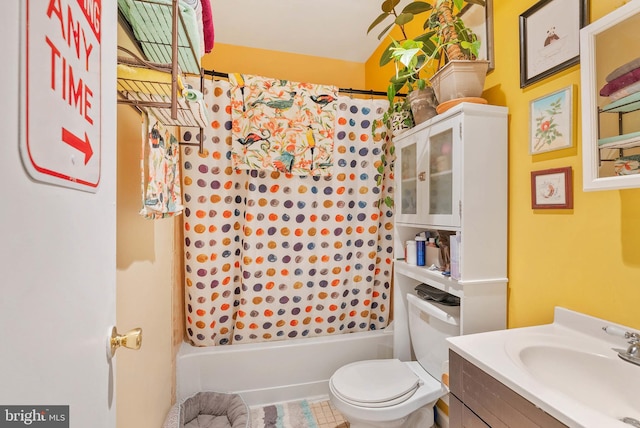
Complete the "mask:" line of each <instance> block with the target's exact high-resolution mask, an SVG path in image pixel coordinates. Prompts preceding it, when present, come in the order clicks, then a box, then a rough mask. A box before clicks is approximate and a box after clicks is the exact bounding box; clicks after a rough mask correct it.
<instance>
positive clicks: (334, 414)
mask: <svg viewBox="0 0 640 428" xmlns="http://www.w3.org/2000/svg"><path fill="white" fill-rule="evenodd" d="M309 404H310V405H311V410H312V411H313V415H314V416H315V418H316V422H317V423H318V428H349V422H347V421H345V420H344V417H343V416H342V414H341V413H340V412H339V411H338V410H337V409H336V408H335V407H333V405H332V404H331V402H330V401H329V400H327V401H316V402H311V403H309Z"/></svg>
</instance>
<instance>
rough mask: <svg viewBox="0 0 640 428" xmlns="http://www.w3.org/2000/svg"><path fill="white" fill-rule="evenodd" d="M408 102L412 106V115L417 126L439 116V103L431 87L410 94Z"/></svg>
mask: <svg viewBox="0 0 640 428" xmlns="http://www.w3.org/2000/svg"><path fill="white" fill-rule="evenodd" d="M407 100H409V103H410V104H411V113H412V114H413V121H414V122H415V124H416V125H417V124H419V123H422V122H424V121H426V120H429V119H431V118H432V117H433V116H435V115H436V114H438V113H437V112H436V106H437V105H438V101H437V100H436V96H435V93H434V92H433V88H431V87H428V88H425V89H418V90H415V91H411V92H409V95H407Z"/></svg>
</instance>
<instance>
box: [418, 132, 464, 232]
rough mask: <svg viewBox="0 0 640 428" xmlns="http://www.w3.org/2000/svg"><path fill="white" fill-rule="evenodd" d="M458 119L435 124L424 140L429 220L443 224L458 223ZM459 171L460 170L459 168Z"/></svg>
mask: <svg viewBox="0 0 640 428" xmlns="http://www.w3.org/2000/svg"><path fill="white" fill-rule="evenodd" d="M459 124H460V122H459V121H453V122H452V121H449V122H447V124H446V126H434V129H433V130H432V132H431V135H430V136H429V137H428V140H427V153H428V158H429V161H428V162H429V163H428V165H429V185H428V189H429V190H428V201H429V203H428V207H427V208H426V210H427V212H426V216H427V219H428V222H429V223H433V224H438V225H443V226H459V225H460V207H459V203H460V195H459V185H458V183H457V182H458V179H459V178H458V173H456V172H455V171H457V170H459V168H457V167H456V161H457V156H458V155H457V154H456V150H457V147H458V142H457V141H456V136H457V133H458V130H459ZM458 172H459V171H458Z"/></svg>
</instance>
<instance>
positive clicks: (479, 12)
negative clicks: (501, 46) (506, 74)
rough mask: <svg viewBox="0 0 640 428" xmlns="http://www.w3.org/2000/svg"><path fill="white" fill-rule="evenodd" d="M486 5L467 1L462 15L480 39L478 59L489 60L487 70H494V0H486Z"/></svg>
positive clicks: (466, 23)
mask: <svg viewBox="0 0 640 428" xmlns="http://www.w3.org/2000/svg"><path fill="white" fill-rule="evenodd" d="M484 3H485V4H484V6H482V5H479V4H473V3H467V4H466V6H465V7H464V8H462V11H461V12H460V17H461V18H462V19H463V20H464V23H465V25H466V26H467V27H468V28H469V29H471V30H472V31H473V32H474V34H475V35H476V36H478V40H480V53H479V54H478V59H486V60H488V61H489V68H488V69H487V72H489V71H493V69H494V68H495V61H494V59H493V0H485V2H484Z"/></svg>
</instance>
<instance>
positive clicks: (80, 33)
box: [20, 0, 102, 193]
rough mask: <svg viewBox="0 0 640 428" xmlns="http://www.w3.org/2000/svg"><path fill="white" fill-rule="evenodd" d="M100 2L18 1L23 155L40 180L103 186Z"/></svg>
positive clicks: (87, 187) (82, 187)
mask: <svg viewBox="0 0 640 428" xmlns="http://www.w3.org/2000/svg"><path fill="white" fill-rule="evenodd" d="M101 2H102V0H25V1H23V2H21V6H22V10H21V12H22V19H21V25H22V27H21V29H22V33H21V48H22V49H21V55H22V57H21V65H22V67H21V70H22V71H21V73H22V74H21V76H20V89H21V97H20V99H21V102H22V106H21V110H20V113H21V116H20V126H21V129H20V131H21V138H20V153H21V156H22V161H23V163H24V165H25V168H26V170H27V171H28V172H29V175H31V177H33V178H34V179H35V180H38V181H43V182H47V183H52V184H57V185H60V186H65V187H71V188H74V189H79V190H85V191H89V192H94V193H95V192H96V191H97V188H98V184H99V182H100V144H101V122H100V118H101V111H100V110H101V89H102V88H101V71H100V66H101V64H100V55H101V49H100V30H101V24H102V22H101V10H102V9H101V6H102V5H101Z"/></svg>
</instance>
